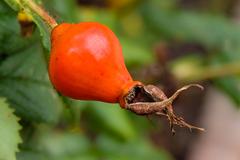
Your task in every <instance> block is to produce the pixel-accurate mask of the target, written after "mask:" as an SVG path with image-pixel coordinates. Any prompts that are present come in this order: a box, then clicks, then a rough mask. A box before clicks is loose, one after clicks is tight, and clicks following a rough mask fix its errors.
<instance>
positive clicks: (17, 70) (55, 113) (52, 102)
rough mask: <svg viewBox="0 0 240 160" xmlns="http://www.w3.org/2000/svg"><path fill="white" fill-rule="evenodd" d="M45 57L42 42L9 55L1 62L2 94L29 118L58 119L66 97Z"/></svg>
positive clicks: (0, 87)
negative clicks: (51, 78) (56, 85)
mask: <svg viewBox="0 0 240 160" xmlns="http://www.w3.org/2000/svg"><path fill="white" fill-rule="evenodd" d="M45 58H46V57H44V52H43V50H42V49H41V46H40V45H38V44H32V46H31V47H29V48H27V49H24V50H22V51H21V52H19V53H17V54H14V55H12V56H10V57H8V58H7V59H6V60H5V61H4V62H2V64H1V65H0V95H1V96H5V97H7V99H8V100H9V102H10V103H11V105H12V106H13V107H14V108H15V109H16V112H17V114H18V115H20V116H22V117H24V118H25V119H28V120H34V121H38V122H40V121H43V122H56V121H57V119H58V117H59V114H60V112H61V108H62V101H61V99H60V98H59V97H58V95H57V93H56V92H55V90H54V89H53V88H52V85H51V84H50V82H49V79H48V74H47V67H46V60H45Z"/></svg>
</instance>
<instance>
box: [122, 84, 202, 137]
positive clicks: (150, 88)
mask: <svg viewBox="0 0 240 160" xmlns="http://www.w3.org/2000/svg"><path fill="white" fill-rule="evenodd" d="M190 87H198V88H200V89H203V87H202V86H201V85H198V84H190V85H186V86H184V87H182V88H180V89H179V90H177V91H176V92H175V93H174V94H173V95H172V96H171V97H169V98H167V96H166V95H165V94H164V92H163V91H162V90H161V89H159V88H158V87H156V86H154V85H147V86H144V85H136V86H135V87H133V88H132V89H131V90H130V91H129V92H128V94H126V96H124V97H123V98H124V101H125V106H124V108H125V109H127V110H130V111H132V112H134V113H135V114H138V115H153V114H155V115H158V116H162V115H163V116H166V117H167V118H168V120H169V123H170V128H171V131H172V133H173V134H174V133H175V131H174V125H178V126H180V127H187V128H189V129H190V130H192V129H197V130H200V131H204V129H203V128H199V127H195V126H192V125H190V124H188V123H186V122H185V121H184V119H183V118H182V117H179V116H176V115H175V114H174V111H173V107H172V103H173V101H174V100H175V99H176V98H177V96H178V95H179V94H180V93H181V92H182V91H184V90H187V89H188V88H190Z"/></svg>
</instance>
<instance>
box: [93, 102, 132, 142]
mask: <svg viewBox="0 0 240 160" xmlns="http://www.w3.org/2000/svg"><path fill="white" fill-rule="evenodd" d="M89 110H90V111H91V112H90V113H89V114H90V115H89V116H90V117H92V118H93V119H94V120H93V122H92V123H95V124H96V123H97V124H102V125H101V126H96V128H100V129H101V132H102V131H103V130H104V127H105V130H108V131H110V132H112V133H113V134H115V135H117V136H119V137H120V138H123V139H125V140H129V139H132V138H135V137H136V132H135V128H134V126H133V124H132V122H131V120H130V119H129V117H128V116H127V113H126V111H125V110H123V109H121V108H120V106H119V105H116V104H109V103H103V102H91V103H89ZM92 125H94V124H92Z"/></svg>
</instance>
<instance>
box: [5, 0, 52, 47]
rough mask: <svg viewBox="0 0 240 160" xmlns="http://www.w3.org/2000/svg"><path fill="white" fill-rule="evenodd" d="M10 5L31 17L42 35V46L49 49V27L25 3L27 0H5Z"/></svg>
mask: <svg viewBox="0 0 240 160" xmlns="http://www.w3.org/2000/svg"><path fill="white" fill-rule="evenodd" d="M5 2H7V3H8V4H9V5H10V7H12V8H13V9H15V11H20V10H21V9H23V10H24V11H25V12H26V13H27V14H28V15H30V16H31V17H32V19H33V21H34V22H35V23H36V25H37V26H38V29H39V31H40V34H41V36H42V42H43V45H44V47H45V48H46V49H47V50H48V51H50V45H51V44H50V32H51V27H50V26H49V25H48V24H47V23H46V22H45V21H44V20H43V19H42V18H41V17H40V16H39V15H38V14H36V13H35V12H34V11H33V10H32V9H31V8H30V7H29V6H28V3H27V0H21V1H20V0H5Z"/></svg>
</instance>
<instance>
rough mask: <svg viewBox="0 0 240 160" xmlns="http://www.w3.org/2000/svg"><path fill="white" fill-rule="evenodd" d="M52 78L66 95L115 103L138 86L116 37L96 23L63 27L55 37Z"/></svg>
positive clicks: (56, 32) (51, 58)
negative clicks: (127, 91)
mask: <svg viewBox="0 0 240 160" xmlns="http://www.w3.org/2000/svg"><path fill="white" fill-rule="evenodd" d="M49 76H50V80H51V82H52V84H53V85H54V87H55V88H56V89H57V90H58V91H59V92H60V93H61V94H63V95H65V96H68V97H71V98H74V99H79V100H96V101H103V102H110V103H115V102H118V101H119V98H120V97H121V96H122V94H124V93H125V92H126V90H128V88H131V87H133V86H134V85H135V84H138V83H140V82H135V81H133V80H132V78H131V76H130V74H129V72H128V70H127V69H126V66H125V64H124V59H123V56H122V49H121V45H120V43H119V41H118V39H117V37H116V36H115V35H114V33H113V32H112V31H111V30H110V29H109V28H108V27H106V26H104V25H102V24H99V23H96V22H82V23H78V24H68V23H62V24H60V25H58V26H57V27H55V28H54V29H53V31H52V33H51V55H50V63H49Z"/></svg>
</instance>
